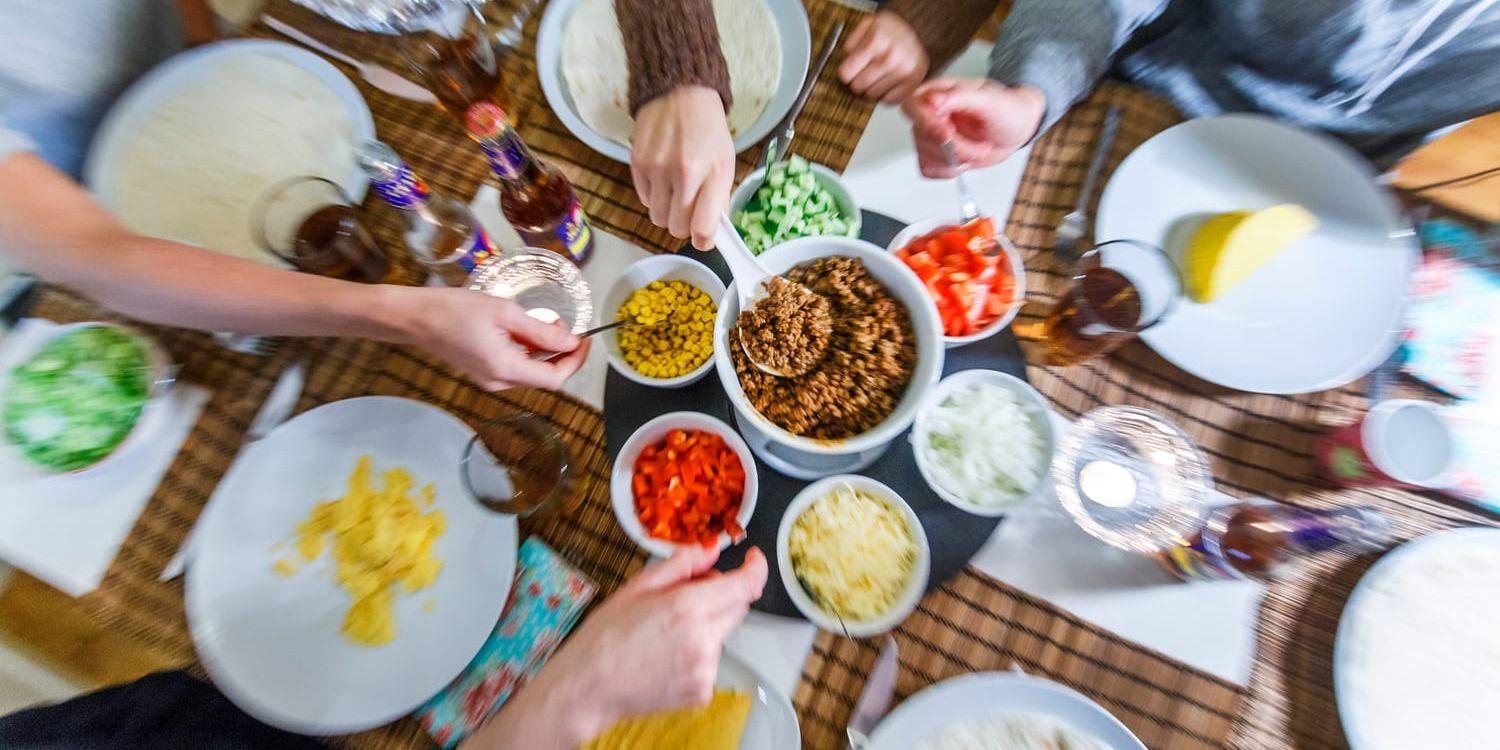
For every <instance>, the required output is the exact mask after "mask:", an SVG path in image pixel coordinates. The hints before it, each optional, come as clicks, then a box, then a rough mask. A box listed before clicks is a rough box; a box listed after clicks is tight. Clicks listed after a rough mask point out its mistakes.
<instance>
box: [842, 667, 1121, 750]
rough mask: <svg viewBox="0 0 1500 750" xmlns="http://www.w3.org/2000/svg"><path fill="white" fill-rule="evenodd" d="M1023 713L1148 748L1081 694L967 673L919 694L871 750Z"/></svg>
mask: <svg viewBox="0 0 1500 750" xmlns="http://www.w3.org/2000/svg"><path fill="white" fill-rule="evenodd" d="M1019 713H1040V714H1046V715H1048V716H1052V717H1055V718H1057V719H1060V720H1062V721H1064V722H1067V723H1068V724H1071V725H1072V726H1073V727H1074V728H1076V729H1079V730H1082V731H1084V732H1088V733H1089V734H1092V735H1093V736H1095V737H1097V738H1098V739H1099V740H1100V741H1101V742H1103V743H1104V745H1105V747H1108V748H1109V750H1146V746H1145V745H1143V744H1141V741H1140V740H1138V739H1136V737H1135V735H1134V734H1131V733H1130V730H1129V729H1126V728H1125V725H1124V724H1121V723H1120V720H1119V719H1116V718H1115V717H1113V716H1111V715H1110V714H1109V712H1108V711H1105V710H1104V709H1103V708H1102V707H1100V706H1099V704H1097V703H1095V702H1093V701H1091V700H1089V699H1088V698H1087V697H1085V696H1084V695H1083V694H1082V693H1079V692H1078V691H1076V690H1073V689H1071V688H1067V687H1063V686H1062V685H1059V684H1057V683H1055V682H1052V681H1050V680H1044V679H1042V678H1040V677H1031V676H1029V675H1025V674H1021V673H1019V672H981V673H979V674H967V675H962V676H959V677H954V678H952V679H948V680H943V681H942V682H939V683H937V684H936V685H933V686H931V687H929V688H927V689H925V690H923V691H921V692H919V693H917V694H916V695H914V696H912V697H910V698H908V699H906V700H905V701H903V702H902V703H901V705H899V706H897V707H896V710H894V711H892V712H891V714H890V715H889V716H887V717H886V718H885V720H884V721H882V722H880V726H878V727H876V728H875V734H874V735H873V736H871V737H870V748H869V750H913V748H916V747H918V746H920V745H921V744H922V743H924V742H926V741H928V740H930V739H932V738H934V737H936V736H938V735H939V734H940V733H942V732H944V731H946V730H947V729H949V728H950V727H953V726H955V725H959V724H965V723H969V722H975V721H981V720H983V719H987V718H992V717H996V716H1003V715H1005V714H1019Z"/></svg>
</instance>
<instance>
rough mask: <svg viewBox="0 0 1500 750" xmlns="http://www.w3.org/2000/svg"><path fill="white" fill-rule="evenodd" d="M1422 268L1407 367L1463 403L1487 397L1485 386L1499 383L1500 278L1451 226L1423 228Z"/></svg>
mask: <svg viewBox="0 0 1500 750" xmlns="http://www.w3.org/2000/svg"><path fill="white" fill-rule="evenodd" d="M1421 234H1422V247H1423V249H1424V251H1425V252H1424V253H1423V260H1422V268H1421V269H1420V270H1419V271H1418V272H1417V275H1416V280H1415V284H1414V285H1413V289H1412V302H1411V308H1410V309H1409V310H1408V311H1407V331H1406V343H1405V345H1404V348H1405V352H1406V362H1405V364H1404V365H1403V367H1404V369H1405V370H1406V371H1407V372H1408V373H1410V374H1411V375H1412V376H1413V377H1415V378H1417V379H1418V380H1421V381H1423V382H1425V383H1427V384H1429V385H1431V386H1433V387H1434V388H1437V389H1439V390H1442V391H1444V392H1446V393H1450V394H1452V395H1454V396H1457V397H1459V398H1466V399H1476V398H1479V397H1480V396H1481V395H1488V397H1489V398H1500V392H1493V391H1492V392H1490V393H1488V394H1485V383H1486V379H1487V378H1488V379H1489V380H1490V381H1491V382H1494V381H1496V380H1500V378H1496V377H1495V376H1494V375H1493V374H1491V373H1490V371H1491V370H1493V369H1494V368H1496V367H1500V354H1497V353H1496V345H1497V344H1500V338H1497V337H1500V331H1497V330H1496V327H1495V321H1496V320H1500V272H1497V271H1494V270H1491V269H1488V268H1484V267H1482V266H1481V265H1479V264H1478V263H1476V261H1479V260H1481V259H1479V258H1477V257H1475V255H1476V254H1478V253H1480V252H1482V251H1481V250H1480V249H1479V247H1480V239H1479V237H1478V236H1477V235H1476V234H1475V233H1474V232H1472V231H1470V230H1469V229H1467V228H1465V227H1463V226H1460V225H1458V224H1455V223H1453V222H1449V221H1429V222H1427V223H1425V224H1423V225H1422V232H1421Z"/></svg>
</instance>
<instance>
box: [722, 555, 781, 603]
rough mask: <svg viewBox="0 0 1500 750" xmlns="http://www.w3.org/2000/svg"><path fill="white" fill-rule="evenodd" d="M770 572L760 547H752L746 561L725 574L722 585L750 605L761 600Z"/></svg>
mask: <svg viewBox="0 0 1500 750" xmlns="http://www.w3.org/2000/svg"><path fill="white" fill-rule="evenodd" d="M769 572H770V571H769V568H768V567H767V565H766V556H765V554H764V553H762V552H761V551H760V548H759V547H751V548H750V549H749V550H747V551H746V552H745V561H744V562H742V563H740V566H739V567H738V568H735V569H734V570H731V571H729V572H728V573H725V574H724V576H723V579H724V581H723V583H722V585H724V586H727V587H729V588H731V589H733V590H734V591H735V592H736V593H738V594H739V595H740V596H742V597H743V600H742V601H743V603H745V604H749V603H750V602H753V601H755V600H757V599H759V598H760V595H761V593H762V592H764V591H765V588H766V576H767V575H768V574H769Z"/></svg>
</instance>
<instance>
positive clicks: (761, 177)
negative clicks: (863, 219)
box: [729, 154, 859, 255]
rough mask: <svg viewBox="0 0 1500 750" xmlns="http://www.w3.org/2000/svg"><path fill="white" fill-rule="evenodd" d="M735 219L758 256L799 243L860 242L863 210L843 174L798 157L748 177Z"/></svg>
mask: <svg viewBox="0 0 1500 750" xmlns="http://www.w3.org/2000/svg"><path fill="white" fill-rule="evenodd" d="M729 218H730V219H731V220H732V221H733V222H734V228H735V229H738V230H739V232H740V237H742V238H744V240H745V244H746V245H747V246H748V247H749V248H750V252H752V253H755V254H756V255H760V254H761V253H763V252H765V251H767V250H769V249H771V248H772V247H775V246H776V245H780V244H781V243H783V242H786V241H788V240H795V239H797V238H799V237H830V236H834V237H858V236H859V205H858V204H856V203H855V202H854V197H853V196H851V195H850V194H849V189H848V188H846V187H844V183H843V181H842V180H840V179H839V175H838V173H837V172H835V171H833V170H832V169H829V168H828V167H825V166H823V165H822V164H814V163H812V162H810V161H808V160H806V159H804V158H802V157H800V156H797V155H795V154H793V155H792V156H791V157H790V158H788V159H786V160H785V161H779V162H776V163H775V164H772V165H771V166H770V168H769V169H766V168H762V169H757V170H755V171H754V172H751V173H750V174H748V175H746V176H745V181H744V182H742V183H740V186H739V187H738V188H736V189H735V191H734V194H733V195H731V196H730V197H729Z"/></svg>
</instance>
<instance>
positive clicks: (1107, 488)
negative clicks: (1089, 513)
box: [1078, 461, 1135, 508]
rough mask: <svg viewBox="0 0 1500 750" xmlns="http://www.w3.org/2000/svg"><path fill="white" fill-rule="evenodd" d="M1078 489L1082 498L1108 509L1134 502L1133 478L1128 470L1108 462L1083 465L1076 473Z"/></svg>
mask: <svg viewBox="0 0 1500 750" xmlns="http://www.w3.org/2000/svg"><path fill="white" fill-rule="evenodd" d="M1078 489H1079V491H1080V492H1082V493H1083V496H1084V497H1087V498H1088V499H1090V500H1092V501H1094V502H1096V503H1098V504H1100V505H1104V506H1108V507H1110V508H1123V507H1125V506H1127V505H1129V504H1131V503H1132V502H1134V501H1135V477H1133V476H1131V474H1130V470H1129V469H1127V468H1125V467H1123V466H1121V465H1119V464H1116V463H1111V462H1109V461H1090V462H1089V463H1087V464H1085V465H1084V467H1083V468H1082V469H1081V470H1079V472H1078Z"/></svg>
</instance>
